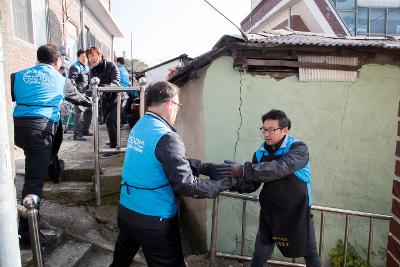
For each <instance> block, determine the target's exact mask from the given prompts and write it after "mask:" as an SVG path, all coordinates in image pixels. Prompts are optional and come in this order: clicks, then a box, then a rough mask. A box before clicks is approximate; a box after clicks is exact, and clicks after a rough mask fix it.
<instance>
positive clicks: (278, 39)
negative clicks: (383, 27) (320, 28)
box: [247, 30, 400, 49]
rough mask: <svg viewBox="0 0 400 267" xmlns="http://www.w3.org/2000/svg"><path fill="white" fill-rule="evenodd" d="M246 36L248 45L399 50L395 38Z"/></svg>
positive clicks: (278, 32) (279, 32)
mask: <svg viewBox="0 0 400 267" xmlns="http://www.w3.org/2000/svg"><path fill="white" fill-rule="evenodd" d="M247 36H248V39H249V42H250V43H263V44H276V45H312V46H325V47H326V46H349V47H377V48H388V49H400V41H399V39H397V38H396V37H390V38H385V37H338V36H335V35H334V36H332V35H329V36H328V35H321V34H315V33H307V32H296V31H288V30H274V31H269V32H261V33H256V34H248V35H247Z"/></svg>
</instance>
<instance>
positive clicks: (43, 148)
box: [11, 45, 91, 247]
mask: <svg viewBox="0 0 400 267" xmlns="http://www.w3.org/2000/svg"><path fill="white" fill-rule="evenodd" d="M37 59H38V61H39V64H38V65H36V66H34V67H32V68H28V69H25V70H21V71H19V72H17V73H14V74H12V75H11V95H12V99H13V101H15V102H16V106H15V108H14V112H13V117H14V142H15V144H16V145H17V146H18V147H20V148H22V149H23V150H24V154H25V183H24V186H23V189H22V200H23V199H24V198H25V196H26V195H28V194H35V195H37V196H38V197H39V198H40V197H41V196H42V190H43V184H44V177H45V174H46V171H48V173H49V176H51V177H50V178H52V179H53V181H54V182H59V181H60V180H59V177H60V175H61V173H60V172H61V169H62V167H60V166H59V165H58V164H59V160H58V157H57V153H58V149H59V147H60V145H61V142H62V126H61V121H60V105H61V102H62V101H63V99H64V97H65V98H66V100H68V101H70V102H72V103H73V104H80V105H83V106H91V101H90V99H88V98H87V97H86V96H85V95H83V94H80V93H79V92H78V91H77V90H76V89H75V87H74V86H72V84H71V82H70V81H69V80H68V79H67V80H66V79H65V78H64V77H63V76H62V75H61V74H60V73H59V72H58V70H59V68H60V66H61V54H60V52H59V51H58V49H57V48H56V47H55V46H53V45H43V46H41V47H39V48H38V50H37ZM49 163H50V165H49ZM52 166H58V167H57V168H55V169H56V170H55V171H54V168H50V167H52ZM50 170H53V171H50ZM55 172H56V173H55ZM18 234H19V235H20V246H21V247H27V246H29V245H30V237H29V226H28V221H27V219H25V218H22V217H20V221H19V229H18ZM55 241H56V238H55V236H54V235H44V234H42V233H41V235H40V243H41V244H42V246H46V245H50V244H52V243H54V242H55Z"/></svg>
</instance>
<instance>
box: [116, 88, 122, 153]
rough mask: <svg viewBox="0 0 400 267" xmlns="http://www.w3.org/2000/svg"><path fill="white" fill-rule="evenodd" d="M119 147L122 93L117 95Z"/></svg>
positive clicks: (118, 144)
mask: <svg viewBox="0 0 400 267" xmlns="http://www.w3.org/2000/svg"><path fill="white" fill-rule="evenodd" d="M117 147H118V148H120V147H121V93H120V92H118V93H117Z"/></svg>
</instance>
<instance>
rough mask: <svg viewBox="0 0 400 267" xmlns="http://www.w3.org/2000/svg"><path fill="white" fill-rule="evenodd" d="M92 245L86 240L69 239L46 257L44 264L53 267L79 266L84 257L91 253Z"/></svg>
mask: <svg viewBox="0 0 400 267" xmlns="http://www.w3.org/2000/svg"><path fill="white" fill-rule="evenodd" d="M91 247H92V245H91V244H89V243H86V242H81V241H74V240H68V241H66V242H64V243H62V244H60V245H59V246H58V247H56V248H55V249H54V250H53V252H52V253H51V254H50V255H48V256H47V257H45V261H44V265H45V266H51V267H73V266H78V265H79V264H80V262H81V261H82V260H83V258H84V257H85V256H86V254H87V253H89V251H90V249H91Z"/></svg>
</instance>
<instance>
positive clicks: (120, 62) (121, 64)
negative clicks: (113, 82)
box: [117, 57, 137, 128]
mask: <svg viewBox="0 0 400 267" xmlns="http://www.w3.org/2000/svg"><path fill="white" fill-rule="evenodd" d="M117 66H118V69H119V73H120V76H121V81H120V85H121V87H129V86H131V83H130V81H129V73H128V71H127V70H126V68H125V59H124V58H123V57H118V58H117ZM136 92H137V91H133V92H132V93H136ZM128 97H129V96H128V94H127V93H125V92H124V93H122V94H121V100H122V105H121V128H125V127H127V126H128V120H127V117H126V115H127V113H126V109H127V108H128V106H127V105H126V103H127V101H126V100H127V99H128Z"/></svg>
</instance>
